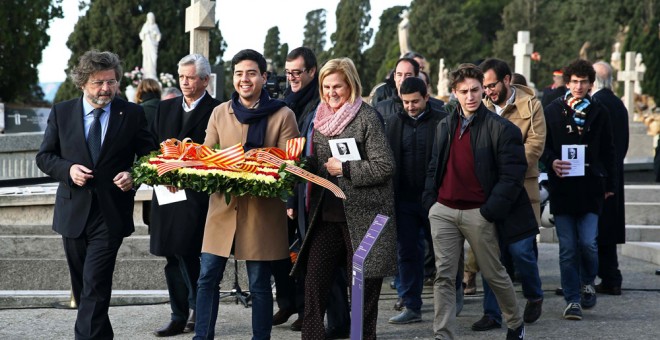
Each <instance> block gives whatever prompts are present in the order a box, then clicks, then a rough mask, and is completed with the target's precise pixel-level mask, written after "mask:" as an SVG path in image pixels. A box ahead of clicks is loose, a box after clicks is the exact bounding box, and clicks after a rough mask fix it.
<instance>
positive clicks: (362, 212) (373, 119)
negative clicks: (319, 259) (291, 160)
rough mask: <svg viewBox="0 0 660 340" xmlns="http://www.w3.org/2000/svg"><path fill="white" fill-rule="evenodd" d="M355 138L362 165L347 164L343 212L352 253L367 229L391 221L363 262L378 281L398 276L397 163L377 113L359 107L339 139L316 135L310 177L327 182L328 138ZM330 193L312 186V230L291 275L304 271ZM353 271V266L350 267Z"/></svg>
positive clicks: (342, 184) (368, 274) (342, 180)
mask: <svg viewBox="0 0 660 340" xmlns="http://www.w3.org/2000/svg"><path fill="white" fill-rule="evenodd" d="M339 138H355V141H356V143H357V146H358V149H359V151H360V156H361V158H362V160H359V161H348V166H349V167H350V179H348V178H346V177H339V178H337V179H338V184H339V187H340V188H341V189H342V190H343V191H344V193H345V194H346V200H345V201H344V211H345V213H346V222H347V224H348V230H349V233H350V235H351V243H352V246H353V252H355V250H356V249H357V247H358V246H359V245H360V242H361V241H362V238H363V237H364V235H365V234H366V232H367V230H368V229H369V226H371V223H372V222H373V220H374V218H375V217H376V215H377V214H382V215H386V216H389V217H390V219H389V221H388V223H387V225H386V226H385V228H384V229H383V231H382V233H381V235H380V237H379V238H378V240H377V242H376V244H375V245H374V247H373V248H372V249H371V252H370V253H369V256H368V257H367V260H366V262H365V265H364V266H365V271H364V275H365V277H367V278H378V277H385V276H390V275H394V274H395V273H396V268H397V263H396V222H395V220H394V192H393V187H392V175H393V174H394V158H393V156H392V150H391V149H390V146H389V144H388V142H387V139H386V136H385V132H384V129H383V125H382V123H381V121H380V119H379V118H378V116H377V113H376V111H375V110H374V109H373V108H372V107H371V106H369V105H368V104H366V103H363V104H362V106H361V107H360V109H359V111H358V114H357V116H356V117H355V118H354V119H353V121H352V122H350V123H349V124H348V126H347V127H346V128H345V129H344V131H343V132H342V133H341V134H340V135H337V136H333V137H331V138H328V137H326V136H324V135H322V134H321V133H320V132H318V130H314V145H313V153H312V156H311V157H310V159H309V161H308V164H309V169H310V171H311V172H313V173H315V174H317V175H319V176H321V177H324V178H327V177H328V172H327V170H326V169H325V167H324V166H323V164H325V163H326V162H327V160H328V158H330V157H332V152H331V151H330V145H329V143H328V141H329V140H330V139H339ZM325 190H326V189H324V188H322V187H320V186H318V185H312V189H311V192H310V203H309V216H310V217H311V218H310V219H309V221H310V225H309V228H308V231H307V235H306V236H305V239H304V241H303V244H302V247H301V249H300V253H299V255H298V260H297V262H296V263H295V265H294V267H293V269H292V274H296V273H298V272H299V271H300V270H301V268H304V267H306V265H307V259H308V256H309V244H310V242H309V241H310V239H311V237H313V236H314V234H315V232H317V231H318V228H321V227H322V223H319V222H320V221H319V220H320V219H319V217H320V216H321V214H320V211H321V209H320V207H321V199H322V197H323V193H324V191H325ZM349 272H350V265H349Z"/></svg>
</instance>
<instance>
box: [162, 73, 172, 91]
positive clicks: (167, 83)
mask: <svg viewBox="0 0 660 340" xmlns="http://www.w3.org/2000/svg"><path fill="white" fill-rule="evenodd" d="M159 78H160V84H161V86H162V87H164V88H165V87H172V86H174V85H176V80H175V79H174V76H173V75H171V74H170V73H161V74H160V76H159Z"/></svg>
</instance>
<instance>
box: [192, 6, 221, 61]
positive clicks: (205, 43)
mask: <svg viewBox="0 0 660 340" xmlns="http://www.w3.org/2000/svg"><path fill="white" fill-rule="evenodd" d="M213 28H215V1H209V0H191V1H190V7H188V8H186V32H190V53H191V54H193V53H198V54H201V55H203V56H204V57H205V58H206V59H208V58H209V40H210V34H209V30H211V29H213Z"/></svg>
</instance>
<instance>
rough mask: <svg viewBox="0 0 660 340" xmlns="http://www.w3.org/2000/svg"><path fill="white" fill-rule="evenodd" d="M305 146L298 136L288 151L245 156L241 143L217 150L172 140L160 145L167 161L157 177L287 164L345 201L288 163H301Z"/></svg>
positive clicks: (293, 171) (336, 191) (253, 170)
mask: <svg viewBox="0 0 660 340" xmlns="http://www.w3.org/2000/svg"><path fill="white" fill-rule="evenodd" d="M304 146H305V138H304V137H299V138H293V139H290V140H288V141H287V143H286V151H284V150H282V149H279V148H275V147H270V148H259V149H252V150H250V151H248V152H247V153H246V152H244V150H243V146H242V145H241V144H236V145H233V146H230V147H228V148H225V149H222V150H219V151H216V150H213V149H211V148H209V147H208V146H205V145H202V144H198V143H194V142H193V141H192V140H191V139H190V138H185V139H184V140H182V141H179V140H177V139H175V138H171V139H168V140H165V141H163V142H162V143H160V151H161V154H162V156H160V157H161V159H163V160H166V161H163V162H160V163H158V164H156V168H157V173H158V176H162V175H163V174H166V173H168V172H170V171H173V170H176V169H180V168H186V167H199V166H204V167H208V168H213V169H222V170H231V171H237V172H248V173H256V172H257V171H259V168H260V167H262V168H263V167H269V168H274V169H277V168H279V167H281V166H282V164H285V167H284V170H285V171H287V172H289V173H291V174H294V175H296V176H298V177H301V178H304V179H306V180H308V181H310V182H311V183H315V184H318V185H320V186H322V187H324V188H326V189H328V190H330V191H331V192H332V193H333V194H335V196H337V197H339V198H342V199H346V195H345V194H344V192H343V191H342V190H341V189H340V188H339V187H338V186H337V185H335V184H334V183H332V182H330V181H328V180H327V179H325V178H322V177H319V176H317V175H314V174H312V173H310V172H309V171H306V170H304V169H302V168H300V167H298V166H295V165H293V164H290V163H287V162H285V161H287V160H288V161H291V160H293V161H298V160H300V155H301V154H302V150H303V147H304Z"/></svg>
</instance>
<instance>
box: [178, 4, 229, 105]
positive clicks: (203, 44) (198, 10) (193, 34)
mask: <svg viewBox="0 0 660 340" xmlns="http://www.w3.org/2000/svg"><path fill="white" fill-rule="evenodd" d="M213 28H215V1H208V0H190V7H188V8H186V32H190V54H194V53H197V54H201V55H203V56H204V57H205V58H206V59H209V39H210V34H209V30H211V29H213ZM210 76H211V80H212V81H213V82H212V83H211V81H209V85H208V86H207V87H206V90H207V91H208V92H209V94H211V96H212V97H213V98H216V95H217V93H216V92H222V91H216V86H217V83H216V79H217V74H216V73H211V75H210Z"/></svg>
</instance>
